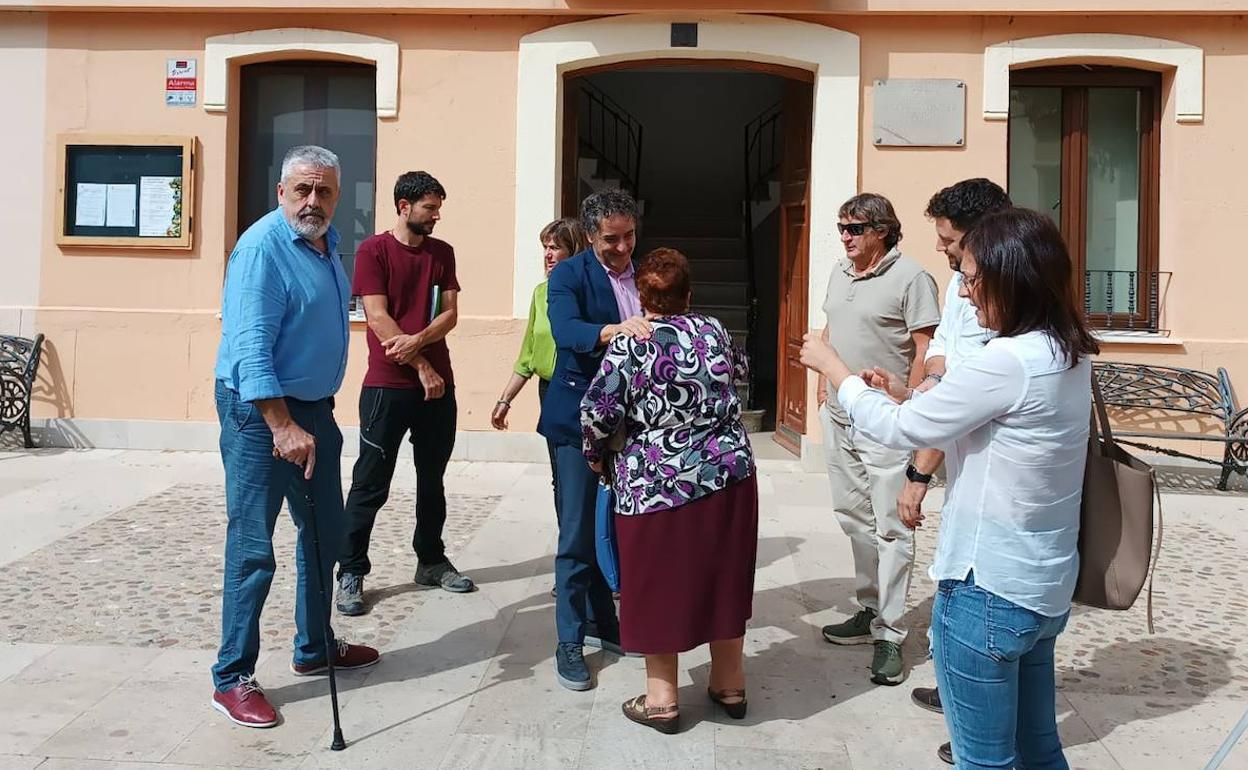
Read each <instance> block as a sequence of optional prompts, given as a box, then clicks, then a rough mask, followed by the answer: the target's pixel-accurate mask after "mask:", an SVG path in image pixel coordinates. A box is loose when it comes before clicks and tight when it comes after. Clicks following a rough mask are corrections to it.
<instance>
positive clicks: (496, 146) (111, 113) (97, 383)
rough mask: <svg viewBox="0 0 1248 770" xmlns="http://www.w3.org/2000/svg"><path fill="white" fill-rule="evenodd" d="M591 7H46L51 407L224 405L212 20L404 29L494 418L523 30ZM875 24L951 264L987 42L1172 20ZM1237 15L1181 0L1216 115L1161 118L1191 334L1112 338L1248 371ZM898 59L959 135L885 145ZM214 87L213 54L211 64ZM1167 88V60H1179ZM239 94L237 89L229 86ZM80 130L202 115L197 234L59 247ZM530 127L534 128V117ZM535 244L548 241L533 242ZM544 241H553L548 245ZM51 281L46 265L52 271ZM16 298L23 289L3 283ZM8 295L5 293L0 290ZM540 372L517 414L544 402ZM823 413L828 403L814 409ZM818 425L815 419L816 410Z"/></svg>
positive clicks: (929, 243) (468, 379) (887, 190)
mask: <svg viewBox="0 0 1248 770" xmlns="http://www.w3.org/2000/svg"><path fill="white" fill-rule="evenodd" d="M569 20H571V19H570V18H569V17H567V16H563V17H535V16H510V17H488V16H472V17H457V16H450V15H444V16H417V15H407V16H394V17H390V16H369V15H343V16H330V15H321V16H317V17H315V18H311V17H308V16H307V15H301V16H297V17H296V16H276V15H223V14H216V15H213V14H189V13H188V14H176V15H164V16H159V15H154V14H142V13H132V14H124V15H121V14H118V15H112V14H79V13H54V14H50V15H49V16H48V17H47V32H46V34H47V47H48V51H47V56H46V68H47V81H48V83H54V84H55V86H50V87H49V88H48V90H47V94H46V114H45V116H44V117H45V130H46V140H45V143H44V147H43V150H44V156H43V169H44V179H45V180H50V183H49V184H47V185H46V189H45V190H44V193H43V195H42V197H41V200H39V201H38V203H39V204H40V205H39V207H38V208H34V209H31V211H30V214H31V216H32V217H34V218H35V219H36V220H38V221H41V225H40V227H41V231H42V247H41V269H40V271H39V273H40V274H39V282H38V304H39V306H40V307H39V310H38V312H37V314H36V321H35V325H36V326H37V327H38V329H39V330H40V331H42V332H44V333H45V334H47V335H48V340H49V341H48V347H49V350H48V358H47V362H46V369H45V374H44V375H43V376H42V377H41V378H40V379H41V386H40V392H39V393H38V395H37V399H38V401H39V404H38V412H39V413H40V414H42V415H45V416H46V415H60V416H76V417H85V418H108V419H140V418H142V419H164V420H211V419H213V407H212V398H211V370H212V364H213V359H214V356H215V349H216V339H217V334H218V329H219V322H218V321H217V319H216V311H217V308H218V306H219V292H220V286H221V276H222V273H223V269H224V261H225V257H226V255H227V254H228V251H229V248H230V246H231V245H232V242H233V238H232V235H231V233H232V232H233V229H234V214H233V206H234V197H233V196H234V190H233V187H234V184H235V182H234V178H235V176H236V172H235V168H236V165H237V157H236V149H235V143H234V140H233V138H232V137H233V134H234V133H235V132H236V130H237V128H236V125H235V123H234V121H235V113H234V112H233V111H232V110H228V111H227V112H226V113H225V114H213V113H208V112H205V111H204V110H203V109H202V108H199V107H197V108H195V109H173V108H166V107H165V106H164V104H163V98H162V97H163V94H162V88H163V80H162V78H163V75H164V63H165V59H166V58H169V57H175V56H176V57H185V56H195V57H197V58H198V59H199V61H200V66H201V68H202V67H203V63H204V62H203V48H204V40H205V38H206V37H208V36H212V35H219V34H225V33H230V32H240V31H247V30H256V29H267V28H275V27H287V26H308V27H313V26H314V27H318V28H324V29H337V30H347V31H351V32H356V33H360V34H365V35H374V36H377V37H382V38H387V39H391V40H394V41H396V42H397V43H398V45H399V47H400V50H401V56H400V66H401V70H400V80H399V87H400V94H399V112H398V117H397V118H395V119H389V120H381V121H380V122H379V124H378V165H377V179H378V199H377V206H376V209H377V211H378V212H379V218H378V221H377V227H378V229H383V228H385V227H387V226H389V221H390V216H389V212H390V211H392V207H391V202H390V200H389V187H390V184H391V180H392V179H393V177H394V176H395V175H396V174H397V173H399V172H401V171H405V170H408V169H411V168H426V169H428V170H430V171H432V172H434V173H435V174H436V175H437V176H438V177H439V178H440V179H441V180H442V181H443V183H444V184H446V186H447V187H448V190H449V192H450V197H449V198H448V200H447V203H446V206H445V208H444V215H445V218H444V220H443V223H442V224H441V225H440V227H439V235H440V236H441V237H444V238H446V239H447V240H449V241H451V242H452V243H453V244H454V245H455V247H456V251H457V254H458V258H459V269H460V277H461V283H462V284H463V285H464V292H463V295H462V306H461V307H462V311H461V313H462V314H461V322H460V326H459V328H458V329H457V330H456V331H455V332H454V333H453V335H452V338H451V347H452V355H453V358H454V362H455V366H456V377H457V383H458V390H459V402H460V425H461V428H464V429H470V430H481V429H486V428H488V414H489V409H490V408H491V406H492V404H493V401H494V398H495V397H496V396H497V393H498V392H499V390H500V389H501V387H502V384H503V382H504V381H505V379H506V377H507V373H508V371H509V369H510V362H511V359H512V356H513V354H514V350H515V348H516V345H517V343H518V336H519V333H520V332H521V331H522V325H523V321H522V320H514V319H512V318H511V317H510V316H511V296H512V286H511V280H512V279H511V276H512V264H511V261H512V254H513V250H514V244H513V224H514V209H515V200H514V184H515V173H514V167H515V154H516V149H517V148H516V146H515V144H516V136H517V130H516V125H515V94H516V77H517V50H518V45H519V40H520V38H521V37H522V36H523V35H525V34H527V33H529V32H532V31H534V30H537V29H541V28H543V27H546V26H550V25H553V24H557V23H563V22H566V21H569ZM802 20H805V21H811V22H815V23H821V24H827V25H829V26H834V27H837V28H840V29H844V30H847V31H850V32H853V33H855V34H857V35H859V36H860V38H861V66H862V72H861V78H862V101H861V104H860V105H858V106H857V108H858V109H857V111H856V112H855V107H856V106H855V105H852V104H847V105H844V108H845V110H846V119H847V120H852V119H857V120H860V121H861V127H860V128H861V131H860V135H861V136H862V146H861V148H860V166H859V180H858V181H859V184H860V187H861V188H862V189H865V190H873V191H877V192H881V193H884V194H886V195H888V196H889V197H890V198H892V199H893V201H894V203H895V204H897V207H898V211H899V213H900V215H901V218H902V221H903V227H904V229H905V232H906V239H905V241H904V243H903V247H904V248H905V250H906V251H907V253H909V254H910V255H911V256H914V257H916V258H918V259H920V260H921V261H922V262H923V263H924V264H925V265H927V266H928V267H929V269H931V271H932V272H933V274H934V275H936V276H937V277H938V280H939V281H940V282H941V283H942V284H943V283H944V281H946V280H947V279H948V268H947V267H946V266H945V264H944V261H943V259H942V258H940V257H938V255H937V254H936V252H935V250H934V247H933V236H932V233H931V227H930V225H929V224H928V223H927V222H926V221H925V220H924V218H923V216H922V210H923V207H924V205H925V203H926V200H927V197H928V196H929V195H930V194H931V193H932V192H934V191H935V190H936V189H938V188H939V187H941V186H943V185H945V184H948V183H950V182H952V181H956V180H957V179H961V178H965V177H969V176H979V175H983V176H989V177H992V178H994V179H997V180H999V181H1001V182H1004V181H1005V163H1006V156H1005V148H1006V124H1005V123H1004V122H989V121H985V120H983V118H982V115H981V112H980V105H981V103H982V81H983V50H984V47H985V46H986V45H991V44H994V43H998V42H1002V41H1005V40H1011V39H1017V38H1023V37H1032V36H1037V35H1048V34H1058V33H1069V32H1114V33H1125V34H1138V35H1150V36H1163V35H1162V32H1163V30H1159V29H1158V27H1157V24H1156V22H1155V20H1151V19H1148V18H1133V17H1124V16H1118V17H1107V18H1101V19H1097V18H1088V17H1073V16H1070V17H1051V18H1046V17H1037V16H1029V17H1021V16H1020V17H1014V18H1011V17H972V16H954V17H930V16H929V17H923V18H917V17H905V16H889V17H876V18H872V17H865V16H844V17H830V16H813V17H802ZM1246 31H1248V30H1246V28H1245V23H1244V21H1243V20H1242V19H1241V18H1239V17H1222V18H1202V17H1190V16H1189V17H1173V18H1170V19H1168V20H1167V23H1166V25H1165V28H1164V37H1167V38H1169V39H1173V40H1178V41H1181V42H1185V43H1188V44H1191V45H1196V46H1199V47H1201V48H1203V49H1204V51H1205V78H1206V80H1205V119H1204V122H1203V123H1200V124H1195V125H1183V124H1178V123H1176V122H1175V121H1174V119H1173V115H1174V107H1173V104H1172V103H1171V99H1169V98H1167V99H1166V105H1165V109H1166V116H1165V118H1164V119H1163V121H1162V139H1161V141H1162V180H1161V191H1162V192H1161V195H1162V201H1161V211H1162V225H1161V269H1162V270H1173V271H1174V273H1175V276H1174V280H1173V283H1172V285H1171V292H1170V294H1169V296H1168V297H1167V298H1166V300H1165V311H1166V315H1165V317H1164V318H1163V321H1165V322H1166V325H1168V326H1169V328H1170V329H1171V330H1172V331H1173V334H1174V336H1175V337H1176V338H1178V339H1181V340H1183V344H1182V345H1178V346H1176V345H1165V346H1137V345H1132V346H1122V345H1115V346H1110V347H1108V348H1107V354H1109V355H1113V356H1118V357H1121V358H1130V359H1135V360H1144V359H1148V360H1154V361H1158V362H1160V361H1163V360H1164V361H1169V362H1174V363H1177V364H1180V365H1190V366H1197V367H1202V368H1206V369H1212V368H1215V367H1216V366H1219V365H1222V366H1227V367H1228V368H1229V369H1231V373H1232V376H1233V379H1234V380H1237V381H1238V382H1240V383H1241V384H1242V385H1241V387H1248V384H1243V383H1248V345H1246V344H1245V342H1244V340H1245V339H1248V315H1246V314H1245V313H1243V312H1242V299H1241V298H1242V296H1243V292H1242V288H1240V287H1242V286H1243V285H1244V283H1245V279H1248V268H1245V266H1244V262H1243V260H1242V258H1240V257H1239V253H1240V251H1241V250H1242V248H1243V240H1244V238H1243V236H1241V235H1240V234H1241V233H1245V232H1248V208H1246V207H1244V206H1243V205H1242V200H1243V198H1242V194H1241V186H1242V184H1241V179H1240V177H1242V174H1238V173H1235V172H1234V170H1235V169H1237V168H1238V167H1239V166H1241V165H1242V156H1243V152H1244V150H1243V148H1242V143H1243V142H1242V137H1243V136H1244V135H1246V134H1248V102H1246V101H1245V100H1244V99H1242V98H1241V97H1240V93H1241V91H1242V83H1243V79H1244V76H1245V74H1248V35H1246V34H1245V32H1246ZM887 77H957V78H962V79H964V80H965V81H966V82H967V86H968V92H967V119H966V145H965V147H964V148H961V149H908V150H902V149H881V148H876V147H874V146H873V145H872V144H871V107H872V85H871V84H872V82H873V81H874V80H875V79H878V78H887ZM201 88H202V74H201ZM1166 88H1167V89H1169V78H1168V79H1167V81H1166ZM231 106H232V105H231ZM61 132H90V133H125V134H190V135H194V136H197V137H198V139H199V145H200V156H199V165H198V171H197V177H196V180H197V182H196V183H197V190H196V193H197V195H196V198H197V201H198V203H197V206H196V208H197V211H196V212H195V214H196V215H195V230H196V232H195V248H194V249H193V250H192V251H191V252H189V253H185V252H142V251H113V250H88V249H72V248H64V249H62V248H59V247H57V246H56V245H55V243H54V242H53V233H52V230H53V224H52V223H53V211H52V209H53V208H54V195H55V185H54V183H53V182H54V175H55V158H54V157H53V154H54V153H53V149H54V148H55V141H54V139H55V135H56V134H57V133H61ZM521 135H523V132H521ZM535 245H536V244H535ZM533 258H534V259H538V258H539V255H538V254H537V252H536V249H534V255H533ZM32 285H33V284H32ZM0 304H3V303H2V302H0ZM0 310H3V308H0ZM362 334H363V332H362V329H357V330H356V334H355V335H354V337H353V341H352V352H351V364H350V367H349V370H348V376H347V382H346V384H345V385H344V389H343V392H342V394H341V398H340V399H339V407H338V409H339V413H340V418H341V419H342V421H343V422H344V423H348V424H353V423H355V422H356V418H355V414H354V412H355V400H356V399H355V395H356V393H357V392H358V385H359V381H360V379H361V378H362V375H363V363H364V357H365V356H364V354H365V348H364V344H363V337H362ZM533 390H534V389H530V390H529V392H527V393H526V394H525V395H524V396H523V398H522V400H521V403H520V405H519V406H518V408H517V409H516V411H515V413H514V414H513V429H521V430H527V429H529V427H530V426H531V425H532V424H533V422H534V420H535V418H536V408H535V406H536V401H535V393H534V392H533ZM813 422H814V421H813V420H812V423H813ZM810 429H811V432H812V433H813V434H817V431H818V428H817V425H814V424H812V425H811V426H810Z"/></svg>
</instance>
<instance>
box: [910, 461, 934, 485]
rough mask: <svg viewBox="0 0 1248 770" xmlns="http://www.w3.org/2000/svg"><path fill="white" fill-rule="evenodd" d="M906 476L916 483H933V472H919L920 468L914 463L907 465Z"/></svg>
mask: <svg viewBox="0 0 1248 770" xmlns="http://www.w3.org/2000/svg"><path fill="white" fill-rule="evenodd" d="M906 478H907V479H909V480H910V481H913V482H914V483H916V484H931V483H932V474H930V473H919V469H918V468H916V467H914V464H913V463H912V464H910V465H907V466H906Z"/></svg>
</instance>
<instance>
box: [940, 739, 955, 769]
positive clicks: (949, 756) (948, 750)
mask: <svg viewBox="0 0 1248 770" xmlns="http://www.w3.org/2000/svg"><path fill="white" fill-rule="evenodd" d="M936 756H938V757H940V761H941V762H944V763H945V764H946V765H952V764H953V744H952V743H942V744H940V748H938V749H936Z"/></svg>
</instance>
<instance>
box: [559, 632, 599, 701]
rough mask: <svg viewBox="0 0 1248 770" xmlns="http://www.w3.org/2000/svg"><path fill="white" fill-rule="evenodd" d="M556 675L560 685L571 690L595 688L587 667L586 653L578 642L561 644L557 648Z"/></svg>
mask: <svg viewBox="0 0 1248 770" xmlns="http://www.w3.org/2000/svg"><path fill="white" fill-rule="evenodd" d="M555 675H556V676H557V677H558V678H559V684H561V685H563V686H564V687H566V688H568V689H569V690H577V691H580V690H588V689H590V688H592V687H593V686H594V682H593V680H592V679H590V678H589V667H588V666H586V665H585V653H584V652H582V650H581V645H579V644H577V643H576V642H560V643H559V644H558V645H556V646H555Z"/></svg>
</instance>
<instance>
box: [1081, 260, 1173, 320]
mask: <svg viewBox="0 0 1248 770" xmlns="http://www.w3.org/2000/svg"><path fill="white" fill-rule="evenodd" d="M1171 276H1172V273H1168V272H1145V271H1140V270H1085V271H1084V273H1083V312H1084V315H1085V316H1086V317H1087V319H1088V323H1089V324H1090V325H1091V326H1092V328H1094V329H1099V330H1102V331H1137V332H1158V333H1159V332H1165V331H1166V330H1165V329H1163V328H1161V305H1162V301H1163V299H1164V298H1165V295H1166V292H1167V291H1168V290H1169V288H1170V278H1171Z"/></svg>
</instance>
